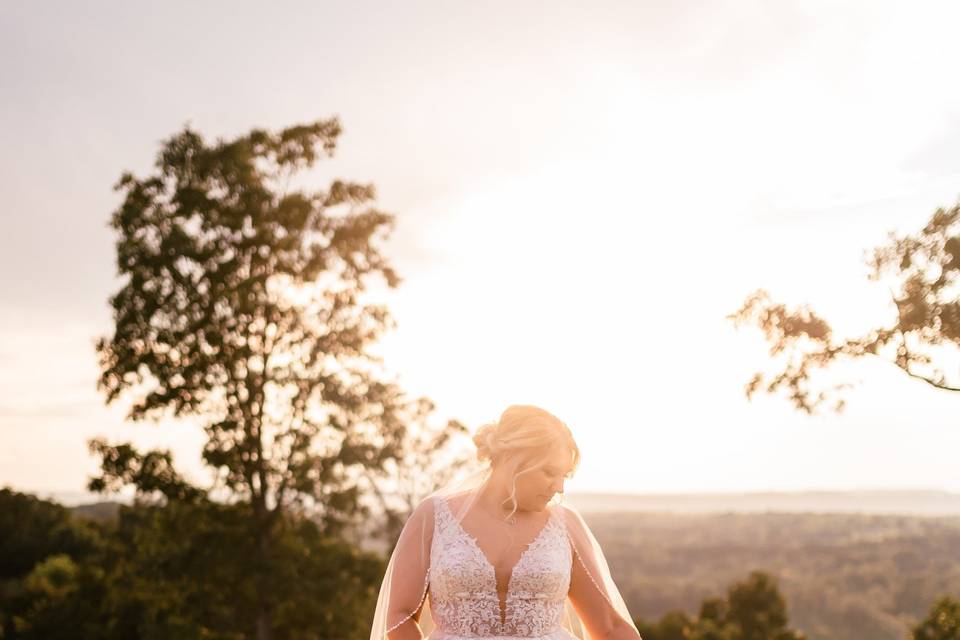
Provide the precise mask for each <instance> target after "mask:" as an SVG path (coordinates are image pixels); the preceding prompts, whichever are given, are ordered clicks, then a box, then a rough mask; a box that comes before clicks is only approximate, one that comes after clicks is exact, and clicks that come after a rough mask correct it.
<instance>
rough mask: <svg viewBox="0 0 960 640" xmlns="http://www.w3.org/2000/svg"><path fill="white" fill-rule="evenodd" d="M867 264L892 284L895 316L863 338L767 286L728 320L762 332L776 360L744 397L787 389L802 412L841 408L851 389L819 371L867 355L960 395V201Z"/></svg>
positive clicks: (874, 276) (895, 239)
mask: <svg viewBox="0 0 960 640" xmlns="http://www.w3.org/2000/svg"><path fill="white" fill-rule="evenodd" d="M867 263H868V266H869V267H870V275H869V277H870V279H871V280H873V281H877V282H884V283H886V284H887V285H888V286H889V289H890V295H891V303H892V304H891V314H890V317H889V318H888V319H883V318H877V323H876V326H875V327H874V328H871V329H869V330H867V331H865V332H864V333H863V334H861V335H859V336H852V337H839V336H837V335H835V332H834V331H833V329H832V327H831V326H830V324H829V323H828V322H827V321H826V320H825V319H823V318H822V317H820V316H819V315H817V313H815V312H814V311H813V310H812V309H810V308H809V307H808V306H796V307H788V306H787V305H784V304H781V303H778V302H775V301H774V300H773V299H771V297H770V295H769V294H768V293H767V292H766V291H764V290H762V289H761V290H758V291H756V292H754V293H753V294H751V295H749V296H748V297H747V298H746V300H745V301H744V303H743V305H742V306H741V307H740V309H739V310H737V311H736V312H734V313H733V314H731V315H730V316H729V318H730V319H731V320H733V322H734V323H735V324H736V325H737V326H744V325H746V326H754V327H757V328H759V329H760V330H761V331H762V332H763V335H764V338H765V339H766V341H767V343H768V344H769V347H770V350H769V352H770V357H771V358H774V359H776V360H777V361H778V367H779V370H778V371H776V372H774V373H770V374H768V373H763V372H760V373H757V374H755V375H754V377H753V378H752V379H751V380H750V381H749V382H748V383H747V386H746V393H747V397H752V396H753V395H754V394H755V393H757V392H765V393H771V394H772V393H778V392H784V393H786V394H787V396H788V397H789V399H790V401H791V402H792V403H793V405H794V406H795V407H796V408H797V409H799V410H801V411H805V412H807V413H814V412H815V411H817V410H818V409H819V408H820V407H821V406H823V405H825V404H826V405H829V406H830V407H831V408H832V409H834V410H837V411H840V410H842V409H843V405H844V399H843V396H842V391H843V390H844V389H846V388H847V387H849V386H850V384H849V383H847V382H840V383H836V384H821V383H820V382H819V381H818V380H817V379H816V373H817V371H818V370H824V369H827V368H828V367H830V365H832V364H834V363H835V362H837V361H840V360H844V359H858V358H864V357H867V356H870V357H874V358H881V359H883V360H886V361H888V362H890V363H892V364H893V365H895V366H897V367H899V368H900V369H901V370H902V371H903V372H904V373H906V374H907V375H908V376H909V377H911V378H913V379H916V380H921V381H923V382H924V383H926V384H928V385H930V386H931V387H933V388H935V389H939V390H942V391H951V392H957V391H960V366H958V364H960V363H958V361H957V356H958V354H960V203H958V204H956V205H954V206H953V207H951V208H949V209H943V208H941V209H938V210H937V211H936V212H935V213H934V214H933V216H932V217H931V218H930V220H929V222H928V223H927V224H926V226H924V227H923V229H921V230H920V231H918V232H916V233H913V234H904V235H897V234H890V236H889V240H888V242H887V243H886V244H883V245H882V246H879V247H877V248H875V249H874V250H873V252H872V254H871V255H870V257H869V258H868V260H867Z"/></svg>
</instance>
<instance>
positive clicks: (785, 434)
mask: <svg viewBox="0 0 960 640" xmlns="http://www.w3.org/2000/svg"><path fill="white" fill-rule="evenodd" d="M958 19H960V7H958V6H957V5H956V4H955V3H952V2H944V3H922V2H921V3H910V4H909V5H907V4H905V3H899V2H896V3H895V2H876V1H872V2H833V1H830V2H825V1H824V2H817V1H810V0H805V1H803V2H772V1H763V2H759V1H757V2H751V1H748V0H736V1H719V2H689V1H670V2H666V1H663V2H612V1H611V2H593V3H589V4H587V3H572V2H549V3H547V2H485V3H465V2H443V1H437V2H405V3H387V2H352V3H323V2H277V3H271V4H270V5H269V6H267V5H265V4H262V3H252V2H247V3H245V2H229V3H228V2H205V3H202V4H200V3H188V2H177V1H172V2H164V3H146V2H118V1H115V2H98V3H75V2H43V1H41V2H30V3H27V2H7V3H3V4H2V5H0V60H3V61H4V62H3V64H2V65H0V95H2V100H0V133H2V142H3V144H2V145H0V186H2V192H3V195H4V197H3V207H2V210H0V215H2V218H3V219H2V222H3V228H4V231H5V232H4V233H3V234H2V235H0V486H11V487H13V488H15V489H18V490H22V491H36V492H54V491H57V492H64V491H79V490H81V489H82V488H83V486H84V484H85V482H86V479H87V477H88V476H89V475H90V474H91V473H93V472H95V470H96V467H97V464H96V460H95V459H94V458H93V457H92V456H91V455H90V454H89V453H88V452H87V449H86V442H87V440H89V439H90V438H93V437H106V438H108V439H110V440H114V441H132V442H134V443H137V444H138V445H139V446H143V447H152V446H158V447H163V448H169V449H171V450H172V451H173V452H174V454H175V456H176V460H177V462H178V465H179V466H180V467H182V468H183V469H184V470H185V472H186V473H187V474H188V476H190V477H193V478H198V479H199V478H202V477H203V474H204V471H203V468H202V465H201V463H200V449H201V446H202V443H203V434H202V430H201V428H200V422H199V421H198V420H196V419H190V420H182V421H177V422H174V421H164V422H162V423H159V424H149V423H141V424H129V423H126V422H125V421H124V415H125V407H123V406H117V405H111V406H106V405H105V404H104V398H103V397H102V396H101V395H100V394H99V393H98V392H97V391H96V385H95V381H96V379H97V373H98V372H97V365H96V359H95V355H94V348H93V345H94V342H95V339H96V337H98V336H100V335H106V334H108V333H109V332H110V331H111V328H112V324H111V317H110V309H109V306H108V303H107V300H108V297H109V296H110V295H111V294H112V293H114V292H115V291H116V290H117V289H118V288H119V287H120V284H121V281H120V280H119V279H118V278H117V276H116V273H115V267H114V260H115V257H114V243H115V241H116V238H115V237H114V235H113V232H112V231H111V230H110V229H109V227H108V226H107V222H108V220H109V218H110V215H111V213H112V212H113V210H114V209H115V208H116V207H117V206H118V204H119V194H118V193H116V192H114V191H113V190H112V186H113V185H114V183H115V182H116V181H117V179H118V178H119V176H120V174H121V172H123V171H125V170H130V171H133V172H135V173H137V174H138V175H145V174H146V173H147V172H149V171H150V169H151V166H152V162H153V158H154V154H155V153H156V151H157V149H158V148H159V144H160V141H161V140H163V139H164V138H166V137H168V136H169V135H172V134H173V133H175V132H176V131H177V130H179V129H180V128H181V127H183V126H184V124H186V123H190V124H191V125H192V126H193V127H194V128H195V129H198V130H199V131H201V132H202V133H203V134H204V135H205V136H207V137H208V138H209V139H214V138H217V137H231V136H236V135H242V134H243V133H245V132H246V131H249V130H250V129H251V128H253V127H260V128H272V129H279V128H282V127H285V126H289V125H292V124H297V123H303V122H310V121H313V120H317V119H322V118H327V117H331V116H338V117H339V118H340V120H341V122H342V124H343V128H344V133H343V135H342V136H341V139H340V142H339V148H338V151H337V154H336V157H335V158H334V159H333V160H330V161H328V162H327V163H326V165H325V166H324V167H323V170H322V172H321V173H323V174H324V175H325V176H327V177H333V176H340V177H345V178H348V179H352V180H356V181H360V182H372V183H374V184H375V185H376V188H377V193H378V200H377V204H378V206H379V207H380V208H382V209H384V210H386V211H388V212H390V213H393V214H394V215H395V216H396V229H395V231H394V232H393V234H392V235H391V237H390V239H389V242H388V244H387V245H386V247H385V250H386V253H387V255H388V256H389V257H390V259H391V261H392V263H393V265H394V266H395V267H396V269H397V270H398V271H399V273H400V275H401V277H402V278H403V283H402V285H401V286H400V287H399V288H398V289H396V290H394V291H390V292H388V293H384V294H383V295H384V299H385V300H386V302H387V304H388V305H389V307H390V309H391V311H392V313H393V316H394V318H395V319H396V321H397V324H398V326H397V329H396V330H394V331H393V332H391V333H390V334H389V335H388V336H386V337H385V339H384V340H383V342H382V343H381V344H380V345H378V347H377V350H378V352H380V353H382V354H383V356H384V358H385V363H386V366H387V369H388V370H389V371H390V372H392V373H394V374H395V375H396V376H397V377H398V379H399V381H400V382H401V384H402V385H403V386H404V388H405V389H406V390H407V391H408V392H409V393H410V394H411V395H414V396H419V395H424V396H427V397H429V398H431V399H432V400H433V401H434V402H435V403H436V405H437V416H438V418H441V419H447V418H456V419H459V420H461V421H462V422H464V423H465V424H467V425H468V426H469V427H470V428H471V429H475V428H477V427H478V426H479V425H480V424H482V423H484V422H487V421H491V420H496V418H497V417H498V416H499V414H500V412H501V411H502V410H503V409H504V408H505V407H506V406H508V405H509V404H514V403H523V404H537V405H540V406H542V407H544V408H547V409H548V410H550V411H552V412H553V413H555V414H556V415H557V416H559V417H560V418H561V419H563V420H564V421H565V422H566V423H567V424H568V425H569V426H570V428H571V430H572V431H573V433H574V436H575V437H576V439H577V442H578V444H579V447H580V449H581V453H582V463H581V466H580V468H579V470H578V473H577V475H576V476H575V477H574V479H573V480H571V481H569V482H568V484H567V491H611V492H620V493H627V492H639V493H661V492H666V493H671V492H698V491H703V492H719V491H765V490H781V491H793V490H805V489H864V488H872V489H875V488H931V489H942V490H949V491H960V474H958V473H957V472H956V451H957V450H958V449H960V419H958V416H960V412H958V411H957V407H958V406H960V405H958V404H957V403H958V402H960V397H956V396H955V395H951V394H949V393H944V392H937V391H935V390H933V389H931V388H929V387H927V386H926V385H924V384H923V383H921V382H917V381H913V380H909V379H908V378H907V377H906V376H904V375H903V374H902V373H901V372H899V371H898V370H896V369H895V368H894V367H892V366H891V365H889V364H885V363H882V362H864V363H859V364H857V365H854V366H851V367H849V368H848V369H847V370H845V373H847V374H848V375H850V376H851V379H852V380H854V381H857V382H859V384H858V386H857V387H856V388H855V389H854V390H853V391H852V392H850V393H848V394H847V400H848V406H847V409H846V411H845V412H844V413H843V414H840V415H835V414H824V415H820V416H815V417H808V416H805V415H801V414H799V413H797V412H796V411H795V410H793V409H792V407H791V406H790V404H789V403H788V402H787V401H786V400H784V399H783V398H780V397H760V398H756V399H755V400H754V401H752V402H748V401H747V400H746V398H745V397H744V395H743V386H744V384H745V383H746V381H747V380H748V379H749V378H750V376H751V375H752V373H753V372H754V371H757V370H759V369H765V368H769V367H770V366H771V365H770V362H769V360H768V359H767V357H766V355H765V353H766V351H765V346H764V343H763V341H762V339H761V337H760V336H759V334H758V333H756V332H755V331H750V330H739V331H738V330H736V329H735V328H734V327H733V326H732V324H731V323H730V322H729V321H728V320H727V319H726V316H727V314H729V313H731V312H733V311H735V310H736V309H737V308H738V307H739V305H740V303H741V302H742V301H743V299H744V298H745V296H747V295H748V294H749V293H751V292H752V291H754V290H755V289H757V288H761V287H762V288H764V289H766V290H768V291H769V292H770V293H771V295H772V296H773V297H774V298H776V299H778V300H781V301H784V302H787V303H790V304H801V303H804V304H810V305H811V306H812V307H813V308H814V309H816V310H817V311H818V313H820V315H822V316H823V317H825V318H827V319H828V320H829V321H830V322H831V323H832V324H833V326H834V327H835V329H836V330H837V332H838V333H840V334H844V335H846V334H849V335H856V334H858V333H859V332H862V331H865V330H867V329H869V328H870V327H872V326H876V325H877V324H879V323H881V322H886V321H888V320H889V319H890V314H891V308H890V305H889V292H888V290H887V288H886V287H885V286H884V285H882V284H877V283H873V282H870V281H868V280H867V278H866V274H867V267H866V266H865V264H864V261H863V258H864V255H865V252H866V251H868V250H869V249H870V248H872V247H874V246H877V245H878V244H880V243H882V242H883V241H884V239H885V238H886V237H887V234H888V233H890V232H899V233H909V232H913V231H915V230H918V229H919V228H921V227H922V225H923V224H924V223H925V221H926V220H927V219H928V218H929V217H930V215H931V214H932V213H933V212H934V211H935V210H936V209H937V207H946V206H951V205H952V204H954V203H955V202H956V201H957V199H958V196H960V155H958V154H957V153H956V148H957V145H958V143H960V85H958V84H957V83H956V82H955V81H954V77H955V72H956V68H955V61H956V60H957V59H958V58H960V40H958V39H957V38H956V34H955V25H956V24H957V23H958ZM316 179H317V180H318V182H317V183H316V184H315V185H313V186H314V187H315V188H317V189H321V188H323V186H324V185H325V184H326V182H325V181H320V178H319V177H317V178H316Z"/></svg>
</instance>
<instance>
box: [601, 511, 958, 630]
mask: <svg viewBox="0 0 960 640" xmlns="http://www.w3.org/2000/svg"><path fill="white" fill-rule="evenodd" d="M586 517H587V519H588V520H589V522H590V525H591V527H592V528H593V529H594V531H595V532H596V535H597V538H598V539H599V541H600V543H601V545H602V546H603V549H604V551H605V553H606V555H607V558H608V560H609V561H610V565H611V567H612V571H613V572H614V578H615V579H616V581H617V584H618V585H619V586H620V588H621V590H622V592H623V596H624V599H625V600H626V602H627V605H628V606H629V608H630V611H631V612H633V613H634V615H636V616H639V617H641V618H643V619H655V618H658V617H660V616H663V615H665V614H666V613H668V612H670V611H675V610H680V611H684V612H687V613H688V614H691V615H692V614H695V613H696V612H697V611H698V610H699V609H700V607H701V604H702V602H703V601H704V600H705V599H708V598H711V597H714V596H716V595H718V594H721V593H723V592H724V590H725V589H726V588H727V586H728V585H729V584H731V583H733V582H735V581H737V580H741V579H742V578H743V576H744V575H745V574H746V573H747V572H749V571H751V570H754V569H760V570H763V571H765V572H768V573H769V574H771V575H772V576H775V577H776V578H777V580H778V583H779V588H780V590H781V591H782V593H783V595H784V597H785V599H786V602H787V603H788V612H789V618H790V622H791V626H793V627H795V628H797V629H799V630H801V631H803V632H804V633H805V634H806V636H807V637H808V638H810V639H811V640H903V638H904V637H905V636H906V635H907V634H908V632H909V630H910V629H911V628H913V627H914V626H915V625H916V624H918V623H919V622H920V621H921V620H922V619H923V618H924V617H925V616H927V615H928V613H929V611H930V608H931V607H932V606H933V605H934V603H935V602H937V601H938V600H939V599H940V598H941V597H942V596H945V595H952V596H953V597H955V598H956V597H957V596H960V518H957V517H950V518H922V517H906V516H871V515H859V514H857V515H843V514H725V515H666V514H643V513H630V514H587V516H586ZM957 634H958V635H956V636H949V637H950V638H951V639H954V638H956V639H958V640H960V628H958V630H957ZM931 637H939V636H931ZM645 640H646V639H645Z"/></svg>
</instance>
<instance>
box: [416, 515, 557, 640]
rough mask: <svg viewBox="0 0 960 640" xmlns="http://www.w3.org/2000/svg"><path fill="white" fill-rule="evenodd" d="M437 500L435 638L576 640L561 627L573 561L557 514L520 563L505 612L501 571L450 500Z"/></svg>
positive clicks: (433, 551) (432, 583)
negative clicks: (500, 590)
mask: <svg viewBox="0 0 960 640" xmlns="http://www.w3.org/2000/svg"><path fill="white" fill-rule="evenodd" d="M433 500H434V513H435V514H436V515H435V523H436V528H435V529H434V537H433V544H432V547H431V550H430V567H431V580H430V588H429V596H430V599H431V608H430V610H431V614H432V616H433V622H434V624H436V625H437V627H436V629H434V631H433V633H431V634H430V636H429V639H430V640H467V639H470V640H477V639H478V638H483V639H486V638H498V639H500V640H503V639H504V638H510V639H512V638H524V639H525V640H530V639H531V638H536V639H537V640H570V639H575V636H573V635H572V634H570V633H568V632H567V631H565V630H564V629H562V628H561V627H560V623H561V618H562V614H563V610H564V604H565V602H566V599H567V591H568V590H569V588H570V567H571V562H572V560H573V558H572V552H571V550H570V545H569V544H568V543H567V536H566V534H565V532H564V531H563V521H562V520H561V519H559V518H557V517H556V514H555V513H554V512H553V511H551V512H550V516H549V518H548V520H547V523H546V524H545V525H544V526H543V528H542V529H541V530H540V533H538V534H537V536H536V537H535V538H534V540H533V541H532V542H531V543H530V544H529V545H527V547H526V548H525V549H524V550H523V552H522V553H521V554H520V559H519V560H517V562H516V564H515V565H514V567H513V570H512V572H511V573H510V578H509V580H508V582H507V593H506V602H505V605H506V606H505V608H504V609H503V610H502V608H501V600H500V595H499V594H498V593H497V579H496V571H495V569H494V567H493V565H492V564H490V562H489V560H487V557H486V556H485V555H484V554H483V551H481V549H480V546H479V545H478V544H477V541H476V539H475V538H474V537H473V536H471V535H470V534H469V533H467V532H466V531H465V530H464V529H463V527H462V526H461V525H460V523H459V522H457V519H456V518H455V517H454V514H453V512H452V511H451V509H450V506H449V505H448V503H447V501H446V500H445V499H443V498H441V497H434V498H433ZM501 611H502V613H501ZM502 614H505V615H502Z"/></svg>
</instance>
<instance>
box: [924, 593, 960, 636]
mask: <svg viewBox="0 0 960 640" xmlns="http://www.w3.org/2000/svg"><path fill="white" fill-rule="evenodd" d="M913 640H960V600H955V599H954V598H951V597H949V596H943V597H942V598H940V599H939V600H937V602H936V604H934V605H933V607H932V608H931V609H930V613H929V615H927V617H926V619H925V620H923V621H922V622H921V623H920V624H918V625H917V626H916V627H914V628H913Z"/></svg>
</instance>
